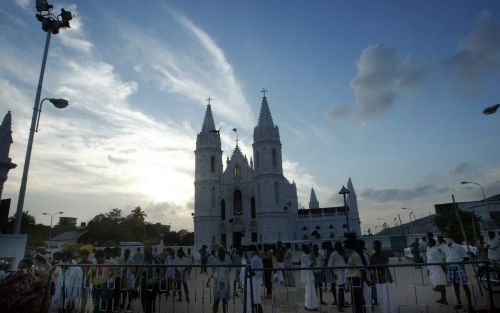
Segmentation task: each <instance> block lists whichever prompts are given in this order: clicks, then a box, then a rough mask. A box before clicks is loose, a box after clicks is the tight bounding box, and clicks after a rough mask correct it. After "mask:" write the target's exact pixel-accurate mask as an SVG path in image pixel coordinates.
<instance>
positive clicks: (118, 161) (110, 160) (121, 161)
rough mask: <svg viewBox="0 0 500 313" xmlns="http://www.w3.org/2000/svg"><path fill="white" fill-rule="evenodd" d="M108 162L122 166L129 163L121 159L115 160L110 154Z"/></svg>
mask: <svg viewBox="0 0 500 313" xmlns="http://www.w3.org/2000/svg"><path fill="white" fill-rule="evenodd" d="M108 161H109V162H111V163H114V164H116V165H121V164H125V163H127V162H128V161H127V160H125V159H120V158H115V157H112V156H111V155H109V154H108Z"/></svg>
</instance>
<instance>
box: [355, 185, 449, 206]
mask: <svg viewBox="0 0 500 313" xmlns="http://www.w3.org/2000/svg"><path fill="white" fill-rule="evenodd" d="M448 191H449V188H448V187H446V186H444V187H436V186H434V185H421V186H416V187H412V188H406V189H404V188H392V189H373V188H368V189H365V190H363V191H362V192H361V196H362V197H363V198H364V199H366V200H372V201H378V202H382V203H387V202H391V201H408V200H412V199H415V198H419V197H428V196H429V195H433V194H436V193H446V192H448Z"/></svg>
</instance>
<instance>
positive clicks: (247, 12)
mask: <svg viewBox="0 0 500 313" xmlns="http://www.w3.org/2000/svg"><path fill="white" fill-rule="evenodd" d="M54 5H55V7H56V10H59V9H60V8H61V7H64V8H66V9H68V10H71V11H73V12H74V13H75V15H76V16H75V18H74V20H73V21H72V28H71V29H68V30H61V32H60V34H59V35H57V36H54V37H53V38H52V43H51V48H50V54H49V60H48V67H47V71H46V76H45V82H44V90H43V96H49V97H65V98H67V99H69V100H70V102H71V105H70V107H68V109H65V110H61V111H59V110H55V109H53V108H49V107H48V105H47V107H45V108H44V111H43V113H42V121H41V126H40V128H41V131H40V132H39V133H37V134H36V138H35V146H34V150H33V159H32V163H31V168H30V176H29V184H28V192H27V197H26V202H25V203H26V204H25V207H26V208H27V209H29V211H30V212H31V213H33V214H34V215H35V217H37V219H38V220H39V221H41V222H47V221H45V220H44V217H42V216H41V213H42V212H48V211H59V210H63V211H65V213H66V215H71V216H77V217H78V218H79V219H80V220H81V221H86V220H88V219H89V218H90V217H92V216H93V215H95V214H96V213H98V212H102V211H106V210H108V209H110V208H114V207H118V208H120V209H122V210H123V211H124V212H125V213H127V212H128V211H129V210H131V209H132V208H133V207H134V206H136V205H141V207H143V208H145V209H146V211H147V212H148V219H149V220H150V221H162V222H165V223H171V224H172V225H173V226H174V228H177V229H180V228H189V229H192V222H191V219H190V213H191V212H192V201H193V194H194V190H193V174H194V155H193V150H194V148H195V138H196V133H197V132H198V131H199V130H200V127H201V123H202V119H203V114H204V111H205V105H206V102H205V101H204V99H206V98H207V97H208V96H210V97H212V98H213V99H214V101H213V111H214V117H215V120H216V124H221V125H222V139H223V150H224V151H225V156H227V155H230V153H231V152H232V149H233V148H234V138H233V137H234V136H233V134H232V132H231V131H230V130H231V129H232V128H234V127H237V128H238V129H239V131H240V142H241V147H242V150H243V152H244V153H246V154H247V155H248V156H250V155H251V143H252V131H253V127H254V126H255V124H256V119H257V116H258V111H259V108H260V101H261V93H260V92H259V90H261V89H262V88H263V87H265V88H266V89H268V90H269V93H268V100H269V104H270V108H271V112H272V114H273V118H274V120H275V123H277V124H278V126H279V127H280V133H281V139H282V143H283V156H284V160H285V164H284V169H285V176H287V177H288V178H289V179H290V180H295V181H296V183H297V185H298V188H299V190H298V191H299V201H300V202H301V203H302V204H304V205H306V204H307V202H308V195H309V192H310V188H311V186H314V187H315V189H316V192H317V195H318V200H319V201H320V205H322V206H329V205H337V204H339V203H340V202H341V198H340V197H339V196H338V195H337V192H338V190H340V188H341V186H342V184H345V183H346V181H347V179H348V177H351V178H352V179H353V182H354V187H355V188H356V191H357V193H358V199H359V206H360V213H361V219H362V221H363V222H364V223H365V224H364V225H363V228H366V227H371V228H372V229H373V228H374V225H376V224H380V222H378V221H377V217H380V216H386V217H387V219H388V220H391V219H392V216H395V214H397V213H401V211H400V208H401V207H411V208H414V209H415V212H416V215H417V217H419V216H420V217H422V216H424V215H427V214H429V211H430V210H431V209H432V208H433V204H434V203H439V202H447V201H449V200H450V199H451V194H452V193H454V194H455V195H456V197H457V199H458V200H473V199H476V198H478V197H479V196H480V192H479V191H478V190H477V189H476V188H475V186H462V185H460V184H459V182H460V181H461V180H473V181H478V182H480V183H482V184H483V185H484V186H485V189H486V192H487V194H490V195H491V194H496V193H498V192H500V161H499V158H498V155H499V152H500V141H499V139H498V134H499V133H500V115H498V114H497V115H493V116H484V115H483V114H482V113H481V110H482V109H483V108H484V107H485V106H488V105H491V104H494V103H498V102H499V97H500V95H499V91H498V90H500V87H499V85H498V82H499V81H500V80H499V76H500V5H499V4H498V2H496V1H441V2H437V3H436V2H431V1H419V2H412V1H377V2H375V1H371V2H368V1H349V2H347V1H307V2H306V1H286V2H285V1H251V2H244V1H169V2H163V1H145V2H141V3H139V2H137V1H120V2H119V5H117V2H113V1H79V2H58V3H54ZM0 16H1V17H2V18H1V19H0V26H1V27H2V29H3V30H4V31H3V32H2V33H1V34H0V40H1V41H2V43H5V44H2V46H1V47H0V57H1V59H2V62H1V64H0V108H1V111H0V112H4V113H6V112H7V111H8V110H11V111H12V116H13V138H14V144H13V145H12V149H11V157H12V159H13V161H14V162H15V163H17V164H18V167H17V168H16V169H15V170H12V171H11V172H10V175H9V180H8V181H7V183H6V185H5V187H4V193H3V197H12V198H13V200H14V201H13V205H12V208H11V210H14V208H15V205H16V199H17V193H18V189H19V182H20V177H21V174H22V172H21V169H22V165H23V164H22V162H23V160H24V153H25V149H26V141H27V136H28V129H29V121H30V117H31V107H32V104H33V98H34V94H35V90H36V82H37V77H38V71H39V68H40V61H41V56H42V52H43V42H44V33H43V32H42V30H41V29H40V25H39V23H38V22H37V21H36V19H35V18H34V17H33V16H34V1H30V0H16V1H14V0H12V1H5V2H3V3H2V4H1V6H0ZM4 113H2V114H4ZM406 215H407V213H406V212H404V218H403V219H405V220H407V219H408V216H406Z"/></svg>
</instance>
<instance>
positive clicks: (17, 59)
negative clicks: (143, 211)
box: [0, 15, 196, 221]
mask: <svg viewBox="0 0 500 313" xmlns="http://www.w3.org/2000/svg"><path fill="white" fill-rule="evenodd" d="M79 17H80V16H79V15H78V16H76V17H75V19H74V20H73V21H74V25H79V26H78V27H77V28H76V29H77V30H78V31H79V32H78V33H77V34H78V36H76V37H75V36H74V35H71V36H68V37H67V38H66V39H65V40H67V41H66V42H64V40H61V41H62V43H63V46H58V47H57V46H56V47H53V49H54V53H51V54H50V64H51V68H50V79H46V80H45V82H44V86H43V87H44V94H46V95H57V97H62V98H66V99H69V100H70V106H69V107H68V108H66V109H64V110H56V109H54V108H52V107H51V106H49V105H47V106H46V107H44V110H43V114H42V116H41V120H40V132H38V133H37V134H36V138H35V144H34V147H33V154H32V159H31V166H30V172H29V186H28V190H27V194H26V201H25V207H26V208H32V209H33V210H32V211H33V212H43V210H44V209H46V208H49V207H54V206H57V207H58V208H60V209H63V210H64V211H65V212H68V214H74V215H75V217H78V218H83V219H85V218H86V217H87V216H86V214H88V213H87V212H95V211H96V210H98V209H103V208H102V207H101V205H102V204H99V203H97V201H94V199H105V198H107V197H109V198H110V199H108V200H106V201H107V202H106V203H107V204H109V203H111V202H114V203H116V204H109V205H113V206H120V205H123V206H126V205H129V204H134V205H140V204H141V203H150V202H151V201H154V202H169V203H177V204H179V205H183V203H185V202H186V199H191V198H192V195H193V193H194V190H193V186H192V177H193V164H194V157H193V153H192V151H193V150H194V143H195V138H196V132H195V131H194V130H193V128H192V127H190V124H189V123H186V122H185V121H171V120H168V119H167V120H162V121H161V122H159V121H156V120H155V119H154V117H152V116H148V115H146V114H145V113H143V112H142V111H141V108H142V103H138V102H137V100H131V96H132V95H134V94H136V93H137V92H138V90H139V85H138V83H137V82H135V81H131V80H128V81H127V80H124V79H123V78H121V77H120V75H119V74H118V73H117V71H116V69H115V67H114V66H113V65H112V64H110V63H107V62H105V61H103V60H102V59H101V57H100V56H99V55H96V54H93V53H92V50H91V49H90V48H88V49H87V48H85V47H92V46H93V43H92V42H91V41H90V40H89V39H87V38H86V36H85V33H84V32H83V28H84V25H83V23H82V21H79V20H78V19H79ZM6 31H8V30H6ZM64 32H66V30H64ZM62 33H63V31H61V35H62ZM75 42H76V45H78V46H79V48H77V49H74V50H73V51H71V53H64V52H66V51H65V50H64V49H69V48H70V47H71V48H72V49H73V48H74V47H75V44H74V43H75ZM82 42H88V43H89V44H88V45H87V44H84V45H81V43H82ZM9 44H10V46H9ZM89 49H90V50H89ZM25 50H26V49H23V50H19V49H18V48H17V47H15V46H12V43H11V41H6V44H5V45H4V46H3V49H2V51H1V52H0V53H1V55H2V56H7V59H6V60H7V61H8V63H9V64H5V62H2V65H0V109H1V111H2V112H6V111H7V110H11V111H12V115H13V137H14V144H13V145H12V147H11V158H12V159H13V161H14V162H15V163H17V164H18V167H17V168H16V169H15V170H12V171H11V172H10V173H9V180H8V181H7V182H6V183H5V186H4V196H7V197H12V198H14V199H15V198H17V194H16V193H17V190H18V183H19V181H20V176H21V174H22V171H21V170H20V169H22V167H23V164H22V160H24V153H25V149H26V143H27V135H28V131H27V129H28V128H29V124H30V121H31V113H32V109H31V106H32V104H33V94H32V93H33V90H32V89H31V86H32V85H33V82H34V81H35V78H33V77H28V78H27V77H26V76H27V74H28V75H30V76H35V75H32V73H31V72H27V71H26V68H27V67H28V66H27V65H26V64H32V63H33V64H36V61H39V60H38V57H39V56H38V55H36V57H37V59H36V61H33V60H31V59H30V56H29V54H28V53H27V52H26V51H25ZM60 52H61V53H60ZM26 59H28V62H25V61H26ZM37 67H39V66H37ZM33 68H34V66H33ZM46 78H48V77H46ZM122 154H126V155H127V156H126V160H125V159H124V158H121V157H117V156H119V155H122ZM109 162H111V163H114V164H118V165H120V166H109ZM47 178H50V183H47ZM42 195H44V196H46V195H50V196H51V199H52V202H51V204H49V202H50V201H45V202H39V201H38V200H39V199H40V197H41V196H42ZM69 195H71V197H72V198H71V199H72V201H66V200H65V201H64V202H63V201H62V198H63V197H69ZM111 198H112V201H111ZM63 203H64V207H61V205H62V204H63ZM102 203H104V202H102ZM85 204H87V205H85ZM13 206H15V203H13ZM42 206H43V207H42ZM82 207H85V209H83V208H82ZM163 221H164V220H163Z"/></svg>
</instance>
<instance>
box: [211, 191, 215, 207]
mask: <svg viewBox="0 0 500 313" xmlns="http://www.w3.org/2000/svg"><path fill="white" fill-rule="evenodd" d="M212 208H215V187H212Z"/></svg>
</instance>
